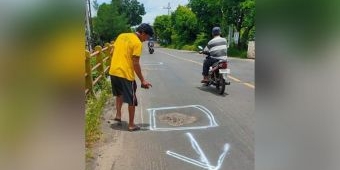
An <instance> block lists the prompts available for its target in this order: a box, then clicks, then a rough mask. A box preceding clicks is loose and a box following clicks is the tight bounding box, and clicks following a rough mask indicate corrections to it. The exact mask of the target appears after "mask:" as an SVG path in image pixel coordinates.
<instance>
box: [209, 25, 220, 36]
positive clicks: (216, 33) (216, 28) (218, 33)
mask: <svg viewBox="0 0 340 170" xmlns="http://www.w3.org/2000/svg"><path fill="white" fill-rule="evenodd" d="M211 33H212V35H213V36H216V35H221V28H220V27H214V28H213V29H212V31H211Z"/></svg>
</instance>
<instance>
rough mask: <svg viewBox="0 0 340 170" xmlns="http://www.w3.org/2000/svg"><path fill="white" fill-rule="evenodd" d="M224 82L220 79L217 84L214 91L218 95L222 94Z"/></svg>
mask: <svg viewBox="0 0 340 170" xmlns="http://www.w3.org/2000/svg"><path fill="white" fill-rule="evenodd" d="M225 86H226V82H225V80H224V78H223V77H220V80H219V82H218V84H217V85H216V89H217V90H218V94H224V91H225Z"/></svg>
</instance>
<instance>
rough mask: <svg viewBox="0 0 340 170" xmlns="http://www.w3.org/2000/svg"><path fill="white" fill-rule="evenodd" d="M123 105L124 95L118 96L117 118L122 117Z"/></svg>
mask: <svg viewBox="0 0 340 170" xmlns="http://www.w3.org/2000/svg"><path fill="white" fill-rule="evenodd" d="M122 105H123V97H122V96H121V95H120V96H116V109H117V113H116V117H115V119H119V120H120V119H121V117H122Z"/></svg>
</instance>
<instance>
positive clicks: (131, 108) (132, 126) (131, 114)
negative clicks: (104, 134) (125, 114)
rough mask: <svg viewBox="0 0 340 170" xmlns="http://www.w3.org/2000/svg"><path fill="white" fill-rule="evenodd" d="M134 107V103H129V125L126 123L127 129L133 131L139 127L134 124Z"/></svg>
mask: <svg viewBox="0 0 340 170" xmlns="http://www.w3.org/2000/svg"><path fill="white" fill-rule="evenodd" d="M135 109H136V106H134V105H131V106H130V105H129V125H128V130H129V131H135V130H139V129H140V128H139V127H138V126H136V125H135V122H134V119H135Z"/></svg>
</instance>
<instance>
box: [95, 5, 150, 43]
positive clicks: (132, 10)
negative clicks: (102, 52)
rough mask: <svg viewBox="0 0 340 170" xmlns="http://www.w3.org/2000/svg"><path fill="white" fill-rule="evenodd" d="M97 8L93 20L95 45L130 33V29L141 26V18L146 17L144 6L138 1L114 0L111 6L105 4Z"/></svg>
mask: <svg viewBox="0 0 340 170" xmlns="http://www.w3.org/2000/svg"><path fill="white" fill-rule="evenodd" d="M95 2H96V1H94V5H96V3H95ZM97 5H98V4H97ZM96 8H98V10H97V16H96V17H94V18H93V26H94V28H93V29H94V33H93V37H94V38H93V41H94V45H103V43H104V42H110V41H112V40H114V39H115V38H116V37H117V36H118V35H119V34H120V33H123V32H130V31H131V30H130V27H131V26H134V25H138V24H140V23H141V22H142V17H141V16H142V15H145V9H144V5H143V4H140V3H139V2H138V1H137V0H112V1H111V3H110V4H106V3H104V4H101V5H100V6H99V7H96Z"/></svg>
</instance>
